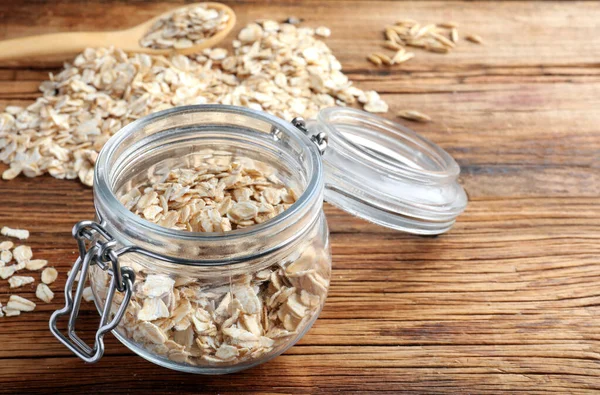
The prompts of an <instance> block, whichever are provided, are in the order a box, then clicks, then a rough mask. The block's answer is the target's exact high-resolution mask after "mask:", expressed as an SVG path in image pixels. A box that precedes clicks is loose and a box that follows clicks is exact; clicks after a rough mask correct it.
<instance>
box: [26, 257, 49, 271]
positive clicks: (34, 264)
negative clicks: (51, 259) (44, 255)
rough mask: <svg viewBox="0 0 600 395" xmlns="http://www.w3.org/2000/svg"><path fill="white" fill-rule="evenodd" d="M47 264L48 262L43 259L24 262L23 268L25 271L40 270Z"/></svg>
mask: <svg viewBox="0 0 600 395" xmlns="http://www.w3.org/2000/svg"><path fill="white" fill-rule="evenodd" d="M47 264H48V261H47V260H45V259H32V260H29V261H26V263H25V268H26V269H27V270H33V271H35V270H40V269H42V268H44V267H45V266H46V265H47Z"/></svg>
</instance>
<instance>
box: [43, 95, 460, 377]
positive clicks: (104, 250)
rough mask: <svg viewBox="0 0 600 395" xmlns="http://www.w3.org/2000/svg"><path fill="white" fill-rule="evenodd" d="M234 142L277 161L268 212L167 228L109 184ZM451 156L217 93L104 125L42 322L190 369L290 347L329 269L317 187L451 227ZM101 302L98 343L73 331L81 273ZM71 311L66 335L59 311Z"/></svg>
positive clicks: (222, 158) (99, 348)
mask: <svg viewBox="0 0 600 395" xmlns="http://www.w3.org/2000/svg"><path fill="white" fill-rule="evenodd" d="M236 155H240V156H243V157H244V158H248V160H250V161H257V162H260V163H262V164H265V165H267V166H268V167H269V168H272V169H275V171H276V174H277V177H278V178H279V179H280V180H282V181H283V183H284V184H285V185H287V186H288V187H289V188H291V190H292V191H293V192H294V193H295V194H296V195H297V196H299V197H298V199H297V201H296V202H295V203H294V204H292V205H291V206H290V207H289V208H287V209H286V210H285V211H283V212H282V213H281V214H279V215H277V216H276V217H274V218H272V219H270V220H267V221H265V222H263V223H260V224H257V225H253V226H250V227H248V228H244V229H238V230H234V231H231V232H226V233H198V232H188V231H185V230H175V229H169V228H165V227H162V226H159V225H157V224H154V223H151V222H149V221H146V220H144V219H142V218H141V217H138V216H137V215H135V214H134V213H132V212H131V211H130V210H129V209H128V208H127V207H125V205H123V204H122V203H121V202H120V200H119V198H120V197H122V196H123V195H124V194H125V192H126V191H128V190H130V189H131V188H132V187H135V186H137V185H139V184H140V183H141V182H143V181H144V180H148V179H153V177H155V176H157V175H158V176H160V175H164V174H168V171H169V169H172V168H177V167H188V168H193V167H194V166H198V164H199V163H215V164H219V163H228V162H227V161H230V160H231V157H233V156H236ZM458 173H459V168H458V165H456V163H455V162H454V160H453V159H452V158H451V157H450V156H449V155H448V154H447V153H446V152H445V151H443V150H442V149H441V148H439V147H437V146H435V144H433V143H431V142H429V141H428V140H425V139H424V138H422V137H420V136H418V135H416V134H415V133H414V132H412V131H410V130H408V129H406V128H404V127H402V126H401V125H398V124H395V123H392V122H389V121H387V120H385V119H383V118H379V117H376V116H373V115H370V114H367V113H364V112H362V111H358V110H351V109H346V108H332V109H327V110H324V111H322V112H321V113H320V114H319V116H318V117H317V119H316V120H313V121H309V122H308V124H305V123H304V121H303V120H300V119H296V120H294V121H293V122H292V123H288V122H285V121H283V120H281V119H278V118H276V117H274V116H271V115H268V114H266V113H263V112H259V111H255V110H250V109H247V108H239V107H233V106H223V105H204V106H186V107H177V108H173V109H170V110H165V111H161V112H158V113H155V114H151V115H149V116H147V117H145V118H142V119H140V120H137V121H135V122H132V123H131V124H129V125H127V126H126V127H124V128H123V129H122V130H121V131H119V132H118V133H117V134H116V135H115V136H113V137H112V138H111V139H110V140H109V141H108V142H107V143H106V145H105V146H104V148H103V149H102V151H101V152H100V155H99V157H98V160H97V163H96V168H95V173H94V203H95V207H96V212H97V218H96V221H95V222H93V221H82V222H80V223H79V224H77V225H76V226H75V227H74V229H73V236H74V237H75V238H76V239H77V241H78V246H79V253H80V258H79V259H78V260H77V262H76V263H75V265H74V268H73V270H72V272H71V275H70V276H69V279H68V280H67V284H66V286H65V287H66V291H65V295H66V305H65V308H63V309H61V310H59V311H57V312H55V313H54V314H53V316H52V318H51V322H50V324H51V325H50V326H51V330H52V332H53V333H54V334H55V336H56V337H57V338H58V339H59V340H60V341H61V342H63V343H64V344H65V345H66V346H67V347H68V348H69V349H71V350H72V351H73V352H75V353H76V354H77V355H78V356H80V357H81V358H82V359H84V360H86V361H88V362H95V361H97V360H99V359H100V358H101V356H102V353H103V350H104V347H103V342H102V338H103V335H104V334H105V333H107V332H109V331H113V333H114V335H115V336H116V337H117V338H118V339H119V340H120V341H121V342H122V343H123V344H125V345H126V346H127V347H128V348H130V349H131V350H133V351H134V352H135V353H137V354H138V355H140V356H142V357H144V358H146V359H148V360H150V361H152V362H154V363H156V364H159V365H162V366H165V367H168V368H171V369H175V370H181V371H186V372H192V373H215V374H219V373H230V372H235V371H239V370H242V369H246V368H249V367H251V366H255V365H257V364H260V363H263V362H265V361H267V360H269V359H271V358H273V357H275V356H277V355H279V354H281V353H282V352H284V351H285V350H287V349H288V348H289V347H291V346H292V345H293V344H294V343H295V342H297V341H298V340H299V339H300V338H301V337H302V336H303V335H304V334H305V333H306V331H307V330H308V329H309V328H310V327H311V325H312V324H313V322H314V321H315V320H316V318H317V316H318V315H319V313H320V311H321V309H322V307H323V305H324V303H325V298H326V295H327V290H328V287H329V281H330V277H331V254H330V248H329V232H328V229H327V223H326V221H325V216H324V214H323V210H322V203H323V198H324V196H325V198H326V199H327V200H328V201H330V202H331V203H333V204H335V205H337V206H339V207H341V208H343V209H345V210H347V211H348V212H350V213H352V214H355V215H357V216H359V217H362V218H365V219H368V220H370V221H372V222H375V223H378V224H381V225H384V226H388V227H391V228H394V229H399V230H404V231H409V232H412V233H416V234H438V233H442V232H444V231H446V230H448V229H449V228H450V227H451V226H452V224H453V223H454V220H455V218H456V216H457V215H458V214H460V212H462V210H464V208H465V205H466V195H465V193H464V191H463V189H462V188H461V187H460V185H459V184H458V183H457V182H456V179H457V176H458ZM79 273H81V276H82V277H81V278H83V279H85V278H89V280H90V283H91V286H92V291H93V297H94V301H95V303H96V306H97V308H98V310H99V312H100V314H101V316H102V318H101V323H100V328H99V330H98V332H97V334H96V343H95V345H94V347H93V348H92V347H89V346H88V345H86V344H85V342H83V341H82V340H81V339H80V338H79V337H77V335H76V333H75V322H76V319H77V315H78V312H79V306H80V301H81V298H82V295H83V290H84V281H81V282H80V283H79V284H78V285H77V289H76V293H75V296H74V297H73V295H72V289H73V286H74V283H75V277H76V276H77V275H78V274H79ZM62 315H70V319H69V328H68V338H67V336H65V335H64V334H62V333H61V332H60V331H59V330H58V328H57V326H56V324H57V320H58V318H59V317H60V316H62Z"/></svg>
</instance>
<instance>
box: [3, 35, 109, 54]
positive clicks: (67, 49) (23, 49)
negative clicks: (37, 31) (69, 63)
mask: <svg viewBox="0 0 600 395" xmlns="http://www.w3.org/2000/svg"><path fill="white" fill-rule="evenodd" d="M118 42H119V41H118V39H117V37H116V34H115V33H114V32H69V33H52V34H42V35H37V36H29V37H20V38H13V39H10V40H4V41H0V61H5V60H17V59H23V58H32V57H38V56H48V55H75V54H78V53H79V52H81V51H83V50H84V49H85V48H87V47H107V46H111V45H115V44H118Z"/></svg>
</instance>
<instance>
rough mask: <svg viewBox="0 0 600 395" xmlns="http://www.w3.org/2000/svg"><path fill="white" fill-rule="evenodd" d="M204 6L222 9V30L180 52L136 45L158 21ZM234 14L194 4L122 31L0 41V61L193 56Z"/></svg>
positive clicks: (215, 5)
mask: <svg viewBox="0 0 600 395" xmlns="http://www.w3.org/2000/svg"><path fill="white" fill-rule="evenodd" d="M200 4H205V5H206V6H207V7H209V8H213V9H216V10H223V11H225V12H226V13H228V14H229V20H228V21H227V24H226V26H225V28H224V29H223V30H221V31H219V32H217V34H215V35H214V36H212V37H210V38H208V39H206V40H204V41H202V42H201V43H200V44H198V45H194V46H192V47H189V48H183V49H175V48H168V49H152V48H145V47H142V46H141V45H140V39H141V38H142V37H144V36H145V35H146V33H147V32H148V30H150V27H151V26H152V24H153V23H154V22H155V21H156V20H157V19H160V18H168V17H169V16H170V15H171V14H172V13H173V12H175V11H176V10H178V9H186V8H191V7H195V6H198V5H200ZM235 19H236V18H235V13H234V12H233V10H232V9H231V8H229V7H228V6H226V5H224V4H221V3H210V2H207V3H194V4H189V5H186V6H185V7H181V8H177V9H174V10H171V11H168V12H165V13H164V14H160V15H159V16H157V17H155V18H152V19H150V20H149V21H147V22H144V23H142V24H140V25H137V26H135V27H132V28H130V29H126V30H117V31H108V32H70V33H52V34H41V35H37V36H29V37H21V38H14V39H11V40H4V41H0V61H5V60H17V59H22V58H32V57H36V58H37V57H40V56H50V55H76V54H78V53H80V52H82V51H83V50H84V49H85V48H88V47H111V46H114V47H116V48H120V49H122V50H124V51H125V52H144V53H148V54H155V55H165V54H169V53H173V52H176V53H180V54H184V55H186V54H191V53H197V52H199V51H200V50H202V49H204V48H209V47H212V46H214V45H216V44H217V43H219V42H220V41H221V40H223V39H224V38H225V37H226V36H227V34H229V32H230V31H231V29H233V26H234V25H235Z"/></svg>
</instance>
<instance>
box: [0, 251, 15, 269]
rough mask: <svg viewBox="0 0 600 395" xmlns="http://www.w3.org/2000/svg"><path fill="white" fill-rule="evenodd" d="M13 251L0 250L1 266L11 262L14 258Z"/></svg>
mask: <svg viewBox="0 0 600 395" xmlns="http://www.w3.org/2000/svg"><path fill="white" fill-rule="evenodd" d="M12 257H13V255H12V252H10V250H3V251H2V252H0V262H1V263H0V266H4V264H6V263H8V262H10V261H11V260H12Z"/></svg>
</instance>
